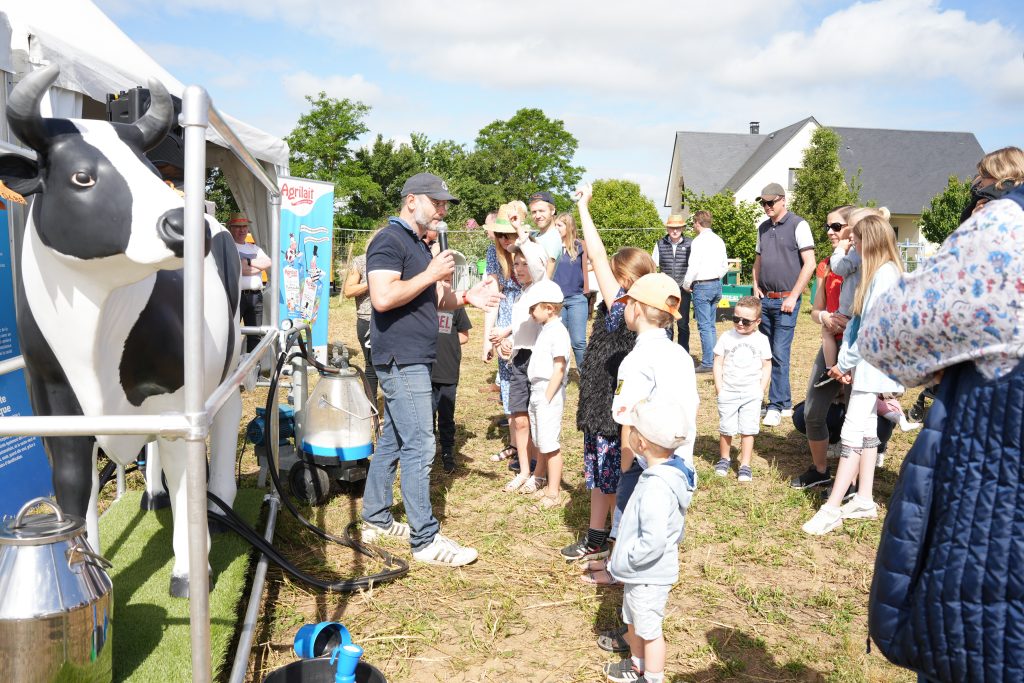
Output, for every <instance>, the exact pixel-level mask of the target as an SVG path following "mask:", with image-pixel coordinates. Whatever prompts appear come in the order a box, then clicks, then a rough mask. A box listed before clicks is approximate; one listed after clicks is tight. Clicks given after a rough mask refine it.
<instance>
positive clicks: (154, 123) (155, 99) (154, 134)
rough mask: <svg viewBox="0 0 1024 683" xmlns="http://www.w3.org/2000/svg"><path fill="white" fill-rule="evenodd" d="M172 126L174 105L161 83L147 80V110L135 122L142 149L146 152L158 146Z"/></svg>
mask: <svg viewBox="0 0 1024 683" xmlns="http://www.w3.org/2000/svg"><path fill="white" fill-rule="evenodd" d="M173 124H174V105H173V104H172V103H171V96H170V94H168V92H167V88H165V87H164V86H163V83H161V82H160V81H158V80H156V79H153V78H151V79H149V109H147V110H146V113H145V114H143V115H142V118H140V119H139V120H138V121H136V122H135V127H136V128H138V129H139V132H140V133H142V149H144V150H146V151H148V150H151V149H153V148H154V147H156V146H157V145H158V144H160V141H161V140H163V139H164V138H165V137H167V133H168V132H169V131H170V130H171V126H172V125H173Z"/></svg>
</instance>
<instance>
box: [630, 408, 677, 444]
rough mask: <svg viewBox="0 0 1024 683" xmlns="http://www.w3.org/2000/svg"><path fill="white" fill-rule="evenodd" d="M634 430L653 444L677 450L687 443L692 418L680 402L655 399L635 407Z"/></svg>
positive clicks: (633, 416) (633, 414)
mask: <svg viewBox="0 0 1024 683" xmlns="http://www.w3.org/2000/svg"><path fill="white" fill-rule="evenodd" d="M632 422H633V429H635V430H637V431H638V432H640V435H641V436H642V437H644V438H645V439H647V440H648V441H650V442H651V443H653V444H657V445H658V446H661V447H662V448H668V449H669V450H675V449H677V448H679V447H680V446H682V445H683V444H684V443H686V440H687V433H688V432H689V431H690V428H691V425H690V418H689V416H688V415H687V414H686V408H684V407H683V404H682V403H680V402H679V401H673V400H671V399H665V398H659V397H655V398H653V399H644V400H642V401H640V402H639V403H637V404H636V405H635V406H633V410H632Z"/></svg>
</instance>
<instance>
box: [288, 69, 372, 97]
mask: <svg viewBox="0 0 1024 683" xmlns="http://www.w3.org/2000/svg"><path fill="white" fill-rule="evenodd" d="M281 85H282V87H283V88H284V91H285V92H286V93H287V94H288V95H289V96H291V97H292V98H294V99H296V100H299V101H301V100H303V99H304V98H305V97H306V96H307V95H312V96H314V97H315V96H316V94H317V93H319V92H321V91H323V92H325V93H327V96H328V97H334V98H337V99H342V98H346V97H347V98H348V99H350V100H359V101H360V102H363V103H364V104H375V103H376V102H377V101H378V100H380V98H381V89H380V86H378V85H377V84H375V83H371V82H370V81H367V80H366V79H365V78H364V77H363V75H362V74H353V75H351V76H344V75H341V74H335V75H333V76H316V75H314V74H311V73H309V72H308V71H301V70H300V71H296V72H290V73H287V74H285V75H283V76H282V77H281Z"/></svg>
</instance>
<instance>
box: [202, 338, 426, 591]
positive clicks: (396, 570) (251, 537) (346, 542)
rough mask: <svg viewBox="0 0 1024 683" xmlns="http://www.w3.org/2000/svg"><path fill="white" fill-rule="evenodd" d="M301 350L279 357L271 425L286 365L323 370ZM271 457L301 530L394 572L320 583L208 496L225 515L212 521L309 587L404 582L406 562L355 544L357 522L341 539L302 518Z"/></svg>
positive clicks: (271, 442) (277, 483)
mask: <svg viewBox="0 0 1024 683" xmlns="http://www.w3.org/2000/svg"><path fill="white" fill-rule="evenodd" d="M299 347H300V349H302V351H300V352H293V353H291V354H286V353H284V352H282V353H281V354H280V355H279V356H278V361H277V366H276V367H275V368H274V372H273V373H272V374H271V377H270V387H269V390H268V391H267V403H266V410H265V412H264V415H265V417H266V419H267V420H268V421H269V420H270V416H271V415H272V413H271V411H272V410H275V409H276V408H277V406H276V402H277V383H278V379H279V378H280V377H281V370H282V368H283V367H284V364H285V363H286V362H288V361H290V360H291V359H292V358H295V357H297V356H303V357H305V358H306V360H309V361H311V362H312V363H313V365H314V367H317V369H318V370H320V369H321V368H322V367H324V366H321V365H320V364H319V363H318V362H317V361H316V359H311V358H309V356H308V355H307V354H305V353H304V351H305V349H306V345H305V343H304V342H303V340H302V337H301V335H299ZM321 371H322V372H323V371H327V372H331V371H333V372H337V370H336V369H333V368H325V367H324V370H321ZM267 448H268V449H273V454H272V455H274V456H277V448H278V444H277V443H276V439H271V438H268V439H267ZM270 455H271V453H270V452H269V451H268V458H267V459H268V462H267V469H268V470H269V471H270V479H271V481H273V483H274V488H275V489H276V490H277V493H278V496H279V497H280V499H281V503H282V504H283V505H284V507H285V508H287V510H288V512H290V513H291V514H292V516H293V517H295V519H297V520H298V521H299V523H300V524H302V526H304V527H306V528H307V529H309V530H310V531H312V532H313V533H314V534H316V535H317V536H319V537H320V538H322V539H324V540H326V541H330V542H332V543H337V544H339V545H343V546H346V547H348V548H351V549H352V550H354V551H356V552H358V553H360V554H362V555H365V556H367V557H371V558H377V559H380V560H381V561H383V562H384V563H385V564H386V565H387V566H389V567H393V568H392V569H388V570H385V571H382V572H378V573H376V574H370V575H367V576H360V577H358V578H355V579H347V580H345V581H337V582H333V583H332V582H325V581H321V580H320V579H318V578H316V577H314V576H311V575H309V574H306V573H305V572H303V571H301V570H300V569H298V568H297V567H295V566H294V565H293V564H291V563H290V562H288V561H287V560H286V559H285V558H284V557H283V556H282V555H281V553H280V552H279V551H278V550H277V549H276V548H274V547H273V546H272V545H270V544H268V543H267V542H266V541H265V540H264V539H263V537H262V536H260V534H259V533H258V532H257V531H256V530H254V529H253V528H252V527H250V526H249V525H248V524H246V522H245V521H244V520H243V519H242V518H241V517H239V516H238V515H237V513H235V511H234V510H232V509H231V508H230V507H229V506H228V505H227V504H226V503H225V502H224V501H222V500H220V499H219V498H218V497H217V496H215V495H214V494H212V493H209V492H208V493H207V497H208V498H209V499H210V500H212V501H213V502H214V504H216V505H217V507H219V508H220V509H221V511H222V512H223V514H221V513H217V512H214V511H212V510H211V511H209V512H208V513H207V514H208V516H209V517H210V518H213V519H215V520H216V521H219V522H221V523H223V524H224V526H226V527H228V528H229V529H232V530H233V531H234V532H235V533H237V534H238V535H239V536H241V537H242V538H244V539H246V540H247V541H249V543H251V544H252V545H253V546H254V547H256V548H257V549H258V550H260V552H262V553H264V554H265V555H266V556H267V558H268V559H269V560H270V561H271V562H273V563H274V564H276V565H278V566H279V567H281V568H282V569H283V570H285V571H286V572H288V573H289V574H291V575H292V576H294V577H295V578H297V579H299V580H300V581H302V582H303V583H308V584H309V585H311V586H315V587H317V588H321V589H323V590H329V591H335V592H342V593H345V592H349V593H350V592H353V591H357V590H362V589H365V588H369V587H371V586H372V585H374V584H376V583H383V582H386V581H394V580H395V579H398V578H401V577H403V576H405V575H406V574H408V573H409V564H408V563H407V562H406V561H405V560H402V559H400V558H398V557H395V556H394V555H392V554H391V553H389V552H387V551H385V550H382V549H380V548H377V547H374V546H369V545H365V544H363V543H361V542H360V541H358V540H356V539H355V537H354V534H353V532H354V530H355V526H356V524H355V522H352V523H351V524H349V525H348V527H346V529H345V537H340V536H335V535H333V534H329V533H327V531H325V530H324V529H321V528H320V527H318V526H316V525H315V524H313V523H312V522H310V521H309V520H307V519H306V518H305V517H303V516H302V514H301V513H300V512H299V511H298V509H296V507H295V506H294V505H293V504H292V502H291V500H290V497H289V495H288V494H287V493H286V492H285V491H284V487H283V486H281V480H280V475H279V474H278V472H277V467H275V466H274V461H275V460H276V457H269V456H270Z"/></svg>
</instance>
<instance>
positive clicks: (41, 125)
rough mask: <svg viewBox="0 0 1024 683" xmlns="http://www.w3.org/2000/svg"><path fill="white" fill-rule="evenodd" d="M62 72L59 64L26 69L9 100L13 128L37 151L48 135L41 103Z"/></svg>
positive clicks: (9, 116) (8, 107) (44, 146)
mask: <svg viewBox="0 0 1024 683" xmlns="http://www.w3.org/2000/svg"><path fill="white" fill-rule="evenodd" d="M59 74H60V67H59V66H58V65H56V64H51V65H50V66H48V67H46V68H45V69H40V70H38V71H32V72H30V73H27V74H25V77H24V78H22V79H21V81H20V82H19V83H18V85H17V86H15V88H14V90H13V91H11V96H10V98H8V100H7V120H8V122H10V124H11V130H13V131H14V134H15V135H17V136H18V139H19V140H21V141H22V142H24V143H25V144H26V145H28V146H29V147H31V148H32V149H34V150H35V151H37V152H42V151H43V150H44V149H45V148H46V141H47V138H48V137H49V136H48V135H47V132H46V122H45V120H44V119H43V115H42V114H40V113H39V103H40V102H41V101H42V99H43V95H45V94H46V91H47V90H48V89H49V88H50V86H51V85H53V82H54V81H56V80H57V76H58V75H59Z"/></svg>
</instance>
